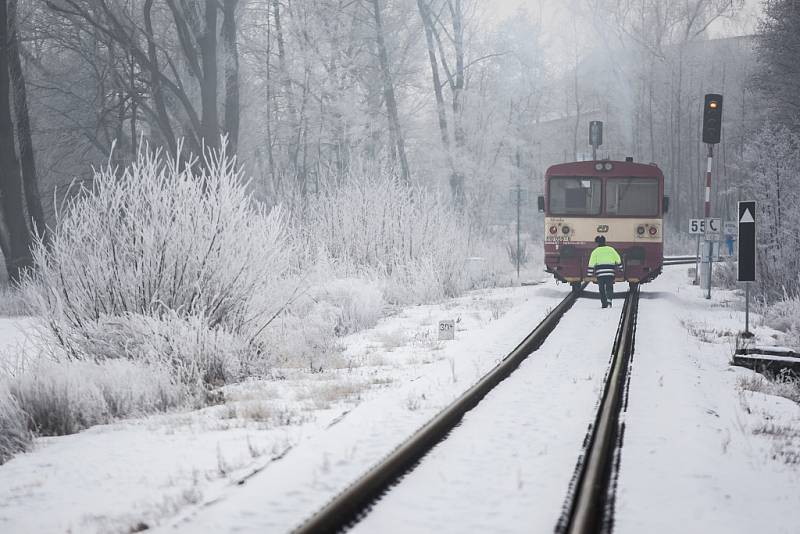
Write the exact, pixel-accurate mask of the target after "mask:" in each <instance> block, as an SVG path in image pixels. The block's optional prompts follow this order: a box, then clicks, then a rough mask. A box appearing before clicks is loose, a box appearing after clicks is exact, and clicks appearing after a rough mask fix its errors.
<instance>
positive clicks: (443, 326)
mask: <svg viewBox="0 0 800 534" xmlns="http://www.w3.org/2000/svg"><path fill="white" fill-rule="evenodd" d="M455 338H456V322H455V321H453V320H452V319H451V320H449V321H439V340H440V341H449V340H453V339H455Z"/></svg>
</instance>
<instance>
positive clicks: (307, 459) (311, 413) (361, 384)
mask: <svg viewBox="0 0 800 534" xmlns="http://www.w3.org/2000/svg"><path fill="white" fill-rule="evenodd" d="M566 292H567V289H566V288H565V287H564V286H560V287H558V288H556V287H555V286H554V284H552V283H549V284H546V285H541V286H536V287H523V288H516V289H499V290H491V291H478V292H473V293H470V294H469V295H467V296H465V297H463V298H460V299H455V300H453V301H449V302H445V303H443V304H441V305H436V306H417V307H412V308H409V309H407V310H404V311H403V312H401V313H399V314H397V315H396V316H394V317H391V318H389V319H386V320H384V321H381V323H380V324H379V325H378V326H377V327H376V328H374V329H372V330H369V331H364V332H361V333H359V334H355V335H352V336H349V337H347V338H344V339H343V340H342V342H343V344H345V345H346V346H347V349H346V350H345V351H344V353H343V355H342V357H341V358H340V359H339V361H338V362H337V364H338V366H339V367H340V368H339V369H330V370H328V371H326V372H324V373H309V372H307V371H305V370H297V369H294V370H293V369H282V370H276V372H275V375H276V377H277V378H278V379H277V380H271V381H265V382H255V381H254V382H248V383H246V384H242V385H240V386H236V387H231V388H228V390H227V391H226V398H227V402H226V404H225V405H222V406H215V407H211V408H207V409H204V410H201V411H198V412H192V413H178V414H168V415H159V416H154V417H149V418H146V419H140V420H132V421H123V422H120V423H117V424H112V425H102V426H96V427H94V428H91V429H89V430H86V431H83V432H80V433H78V434H75V435H72V436H64V437H58V438H42V439H39V440H37V445H36V450H35V451H33V452H31V453H28V454H22V455H19V456H18V457H17V458H15V459H13V460H11V461H10V462H8V463H7V464H5V465H3V466H0V531H2V532H13V533H17V532H19V533H28V532H66V531H70V530H71V531H73V532H127V531H128V530H130V529H131V528H135V527H141V526H143V525H145V524H146V525H148V526H151V527H152V526H155V525H158V524H164V523H167V524H171V523H173V522H177V523H179V524H183V523H184V521H183V520H184V519H186V518H188V517H192V516H194V515H195V514H198V513H200V512H216V511H218V510H222V509H223V508H224V506H226V504H227V503H234V505H235V503H238V502H242V501H245V500H246V498H247V497H246V494H247V492H248V491H251V490H250V488H252V487H258V488H263V486H264V485H265V483H266V484H267V485H271V486H272V489H273V492H274V493H273V494H272V497H271V502H272V505H273V506H274V508H273V509H272V510H270V513H269V514H267V515H268V517H267V520H268V521H269V524H270V525H271V528H272V530H271V531H275V529H277V531H281V530H286V529H287V528H289V527H290V526H291V525H292V524H293V523H294V522H296V521H299V520H301V519H302V518H303V517H304V514H305V513H310V511H312V510H313V507H315V506H317V505H318V504H320V503H322V502H324V501H325V500H326V499H327V498H328V497H329V496H330V495H331V493H332V492H334V491H336V490H337V489H338V488H340V487H341V486H342V485H343V484H346V483H347V482H349V481H350V480H351V479H352V478H353V477H355V476H357V475H358V474H359V473H360V472H361V471H362V470H363V469H365V468H366V467H368V466H369V465H370V464H371V463H373V462H374V461H376V460H378V459H380V458H381V457H382V456H383V455H384V454H386V452H388V450H390V449H391V447H393V446H394V445H396V444H397V443H399V442H400V441H402V439H404V437H405V436H406V435H408V434H409V433H411V432H412V431H413V430H414V429H416V428H417V427H419V426H421V425H422V424H423V423H424V422H425V421H426V420H427V419H428V418H429V417H430V416H431V415H432V414H434V413H436V412H437V411H438V410H439V409H440V408H441V407H442V406H444V405H445V404H446V403H447V402H449V401H451V400H452V399H453V398H455V397H456V396H457V395H458V394H459V393H461V392H462V391H463V390H465V389H466V388H468V387H469V386H470V385H472V383H474V382H475V381H476V380H477V378H479V377H480V376H482V375H483V374H484V373H485V372H486V371H487V370H488V369H489V368H491V367H492V366H494V365H495V364H496V362H497V360H498V359H499V358H501V357H502V356H504V355H505V354H506V353H508V352H509V351H510V350H511V349H512V348H513V347H514V346H515V345H516V344H517V343H518V342H519V341H521V339H522V338H523V337H524V336H525V335H526V334H527V333H528V332H529V331H530V329H531V328H532V327H533V326H535V324H537V323H538V321H539V320H540V319H541V318H542V317H543V316H544V315H545V314H546V313H547V311H548V310H549V309H550V308H552V307H553V306H554V305H555V304H556V303H557V302H559V301H560V300H561V298H563V296H564V295H565V294H566ZM450 318H452V319H454V320H456V321H458V322H457V332H456V340H455V341H448V342H440V341H438V340H437V325H438V321H439V320H442V319H450ZM287 451H289V452H288V453H287V454H285V456H283V457H282V459H281V460H280V461H276V462H273V459H274V458H277V457H281V456H282V455H284V453H286V452H287ZM342 451H343V455H344V459H342V458H341V457H339V456H337V455H338V454H339V453H341V452H342ZM362 452H363V454H362ZM347 458H351V462H350V465H349V466H348V469H343V466H342V462H344V461H345V460H346V459H347ZM259 470H263V472H262V473H261V474H260V475H258V476H255V477H253V478H252V479H250V480H249V481H248V482H247V483H246V484H244V485H243V486H240V485H237V482H238V481H240V480H242V479H244V478H247V477H248V476H250V475H251V474H252V473H253V472H256V471H259ZM279 471H280V473H278V472H279ZM260 491H261V490H260ZM256 498H257V500H258V508H259V509H263V508H264V505H263V499H270V497H269V496H267V495H264V496H263V497H262V496H261V494H259V495H257V497H256ZM296 499H300V500H302V499H306V500H307V501H308V503H307V506H306V508H305V509H303V508H301V507H299V506H298V505H297V504H295V503H294V500H296ZM216 500H220V502H218V503H217V504H215V505H214V506H206V505H207V504H208V503H210V502H212V501H216ZM282 509H283V510H282ZM234 515H235V516H236V517H242V518H243V519H244V518H245V517H244V515H243V514H240V513H236V514H234ZM233 520H234V519H232V518H225V517H224V516H223V521H224V524H226V525H227V524H231V522H232V521H233ZM204 521H205V520H204ZM253 524H255V525H259V524H261V523H259V522H257V521H256V522H255V523H253ZM198 528H199V527H197V526H196V524H192V525H190V526H187V531H196V530H197V529H198ZM210 530H213V529H212V528H210Z"/></svg>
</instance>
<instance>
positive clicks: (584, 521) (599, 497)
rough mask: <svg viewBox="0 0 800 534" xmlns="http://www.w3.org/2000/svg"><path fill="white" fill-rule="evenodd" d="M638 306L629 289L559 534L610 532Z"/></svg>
mask: <svg viewBox="0 0 800 534" xmlns="http://www.w3.org/2000/svg"><path fill="white" fill-rule="evenodd" d="M638 308H639V287H638V286H632V287H631V289H630V290H629V291H628V296H627V297H626V299H625V304H624V305H623V309H622V315H621V316H620V323H619V327H618V329H617V335H616V338H615V340H614V349H613V354H612V362H611V367H610V368H609V372H608V376H607V377H606V381H605V388H604V391H603V396H602V398H601V401H600V406H599V408H598V411H597V416H596V419H595V421H594V423H593V424H592V426H591V428H590V430H589V432H588V434H587V438H586V449H585V452H584V454H583V456H582V457H581V458H580V460H579V461H578V466H577V468H576V472H575V477H574V478H573V484H572V486H571V488H570V491H569V493H568V496H567V501H566V503H565V506H564V513H563V514H562V516H561V519H560V520H559V523H558V525H557V526H556V532H557V533H559V534H561V533H565V534H590V533H591V534H594V533H607V532H611V530H612V528H613V525H614V517H613V514H614V498H615V491H616V480H617V475H618V471H619V460H620V450H621V448H622V438H623V435H624V431H625V425H624V422H621V421H620V414H621V412H622V411H624V409H625V406H626V405H627V401H628V399H627V392H628V382H629V379H630V373H629V369H630V363H631V359H632V357H633V349H634V343H635V337H636V316H637V313H638Z"/></svg>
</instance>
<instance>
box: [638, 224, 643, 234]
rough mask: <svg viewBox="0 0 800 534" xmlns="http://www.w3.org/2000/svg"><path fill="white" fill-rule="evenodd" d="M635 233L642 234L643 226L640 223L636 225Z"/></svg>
mask: <svg viewBox="0 0 800 534" xmlns="http://www.w3.org/2000/svg"><path fill="white" fill-rule="evenodd" d="M636 233H637V234H639V235H644V226H643V225H641V224H640V225H639V226H638V227H636Z"/></svg>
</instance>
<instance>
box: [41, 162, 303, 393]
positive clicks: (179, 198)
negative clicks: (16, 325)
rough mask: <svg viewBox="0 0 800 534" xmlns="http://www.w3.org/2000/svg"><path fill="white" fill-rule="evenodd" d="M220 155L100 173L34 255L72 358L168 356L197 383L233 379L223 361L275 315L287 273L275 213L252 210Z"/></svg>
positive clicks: (47, 312) (50, 311)
mask: <svg viewBox="0 0 800 534" xmlns="http://www.w3.org/2000/svg"><path fill="white" fill-rule="evenodd" d="M224 154H225V148H224V147H223V148H222V149H221V150H220V151H219V152H216V153H211V152H209V153H208V154H207V156H206V158H205V159H204V160H203V161H202V162H198V161H196V160H189V161H185V160H181V159H180V158H178V159H175V158H171V157H168V156H165V155H163V154H162V153H161V152H158V151H156V152H151V151H148V150H147V149H142V150H141V151H140V152H139V155H138V157H137V160H136V161H135V162H134V163H133V164H132V165H131V166H130V167H128V168H126V169H124V170H123V171H122V172H118V171H117V170H116V169H112V168H110V167H107V168H104V169H101V170H100V171H97V172H95V175H94V180H93V182H92V185H91V187H90V188H84V189H81V190H80V191H79V194H77V195H76V196H75V197H74V198H73V200H72V201H71V202H70V203H69V205H68V207H67V209H66V211H65V213H63V214H62V215H60V216H59V217H58V220H57V225H56V227H55V228H54V229H53V231H52V234H51V242H50V244H49V247H47V246H45V245H44V244H43V243H38V244H37V245H36V248H35V251H34V257H35V261H36V264H37V271H36V274H35V278H34V279H31V280H29V281H28V285H29V286H30V288H31V292H32V294H33V296H34V298H33V300H34V307H35V309H36V310H37V311H38V313H39V314H41V316H42V317H43V318H44V320H45V322H46V324H47V326H48V327H49V329H50V331H51V333H52V335H53V337H54V338H55V340H57V343H58V344H60V345H61V346H62V347H63V348H64V349H65V351H66V353H67V355H68V356H69V357H70V358H73V359H89V358H91V359H105V358H115V357H128V358H140V357H147V358H149V359H153V357H152V354H154V353H156V352H158V351H165V352H163V353H162V355H163V356H164V357H165V358H167V359H168V360H169V361H170V363H172V364H174V365H175V367H176V369H177V370H178V376H179V377H180V378H181V380H183V381H188V383H190V384H192V383H194V381H195V380H196V379H197V377H198V376H203V377H204V379H206V380H211V381H217V380H225V379H227V378H228V377H229V376H234V375H237V374H238V369H236V368H237V367H238V366H239V362H236V363H232V362H229V361H228V360H227V359H228V357H229V356H230V355H231V353H232V352H239V351H242V350H244V349H243V345H244V344H246V342H247V341H248V340H250V339H252V337H253V336H254V334H255V332H256V331H258V329H259V328H260V327H261V326H263V324H262V321H265V320H266V318H267V317H269V316H270V315H271V310H272V308H273V306H274V303H273V302H272V301H271V299H270V298H269V296H270V293H271V289H272V287H274V285H276V283H278V282H279V281H280V279H281V277H282V276H283V275H284V273H285V272H286V270H287V268H288V262H287V251H286V246H285V240H284V237H283V235H284V231H283V222H282V216H281V213H280V211H279V210H272V211H271V212H267V211H266V210H265V209H263V208H261V207H259V206H258V205H256V203H255V202H253V200H252V199H251V196H250V194H249V193H248V192H247V187H248V184H247V182H246V181H245V180H243V179H242V176H241V174H240V172H239V171H238V170H237V167H236V163H235V160H233V159H229V158H227V157H226V156H225V155H224ZM159 323H161V324H159ZM234 338H235V339H234ZM243 340H244V341H243ZM201 347H208V348H207V349H201ZM220 347H225V348H224V349H223V350H221V351H220V352H219V353H218V354H212V353H211V352H210V351H213V350H216V349H217V348H220ZM237 358H239V357H238V356H237Z"/></svg>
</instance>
